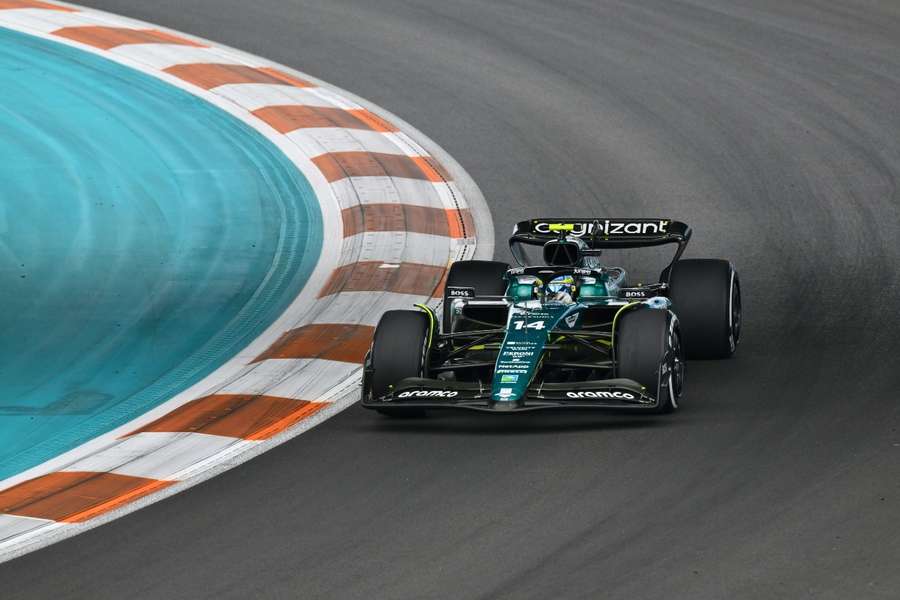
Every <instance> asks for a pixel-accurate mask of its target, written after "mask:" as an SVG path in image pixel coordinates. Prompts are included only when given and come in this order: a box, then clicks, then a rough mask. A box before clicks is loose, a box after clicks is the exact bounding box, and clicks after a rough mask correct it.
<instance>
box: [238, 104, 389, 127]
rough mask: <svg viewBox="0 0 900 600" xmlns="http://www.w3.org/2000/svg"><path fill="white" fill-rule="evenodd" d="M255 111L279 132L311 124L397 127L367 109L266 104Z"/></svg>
mask: <svg viewBox="0 0 900 600" xmlns="http://www.w3.org/2000/svg"><path fill="white" fill-rule="evenodd" d="M253 114H254V115H255V116H257V117H259V118H260V119H262V120H263V121H265V122H266V123H268V124H269V125H271V126H272V127H273V128H274V129H275V130H276V131H278V132H279V133H290V132H291V131H295V130H297V129H306V128H311V127H343V128H345V129H367V130H369V131H380V132H391V131H397V129H396V128H395V127H394V126H393V125H391V124H390V123H387V122H385V121H382V120H381V119H379V118H378V117H376V116H375V115H374V114H372V113H370V112H369V111H367V110H364V109H353V110H344V109H342V108H326V107H322V106H301V105H286V106H266V107H265V108H260V109H258V110H255V111H253Z"/></svg>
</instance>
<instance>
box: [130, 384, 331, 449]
mask: <svg viewBox="0 0 900 600" xmlns="http://www.w3.org/2000/svg"><path fill="white" fill-rule="evenodd" d="M324 406H326V404H325V403H323V402H309V401H308V400H293V399H291V398H279V397H276V396H254V395H251V394H216V395H212V396H204V397H203V398H198V399H196V400H192V401H191V402H188V403H187V404H185V405H183V406H180V407H178V408H176V409H175V410H173V411H172V412H170V413H169V414H167V415H165V416H163V417H160V418H159V419H157V420H155V421H153V422H152V423H148V424H147V425H145V426H143V427H141V428H140V429H136V430H134V431H132V432H131V433H129V434H128V435H129V436H133V435H136V434H139V433H147V432H176V431H185V432H192V433H205V434H208V435H219V436H227V437H234V438H242V439H245V440H263V439H266V438H269V437H271V436H272V435H274V434H276V433H278V432H279V431H281V430H283V429H286V428H287V427H289V426H291V425H293V424H294V423H296V422H297V421H299V420H300V419H303V418H305V417H308V416H310V415H313V414H315V413H316V412H318V411H319V410H321V409H322V408H323V407H324Z"/></svg>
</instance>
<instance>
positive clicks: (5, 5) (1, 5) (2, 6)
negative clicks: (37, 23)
mask: <svg viewBox="0 0 900 600" xmlns="http://www.w3.org/2000/svg"><path fill="white" fill-rule="evenodd" d="M18 8H43V9H45V10H58V11H60V12H78V10H77V9H75V8H69V7H68V6H60V5H58V4H50V3H49V2H41V1H40V0H0V10H7V9H12V10H15V9H18Z"/></svg>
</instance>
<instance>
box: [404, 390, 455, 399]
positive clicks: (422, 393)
mask: <svg viewBox="0 0 900 600" xmlns="http://www.w3.org/2000/svg"><path fill="white" fill-rule="evenodd" d="M458 395H459V392H454V391H452V390H406V391H405V392H400V393H399V394H397V397H398V398H456V397H457V396H458Z"/></svg>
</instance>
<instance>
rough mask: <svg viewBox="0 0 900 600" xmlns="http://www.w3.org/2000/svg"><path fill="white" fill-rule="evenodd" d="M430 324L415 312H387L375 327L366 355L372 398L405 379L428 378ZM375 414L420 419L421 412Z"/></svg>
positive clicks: (404, 410) (393, 409)
mask: <svg viewBox="0 0 900 600" xmlns="http://www.w3.org/2000/svg"><path fill="white" fill-rule="evenodd" d="M430 335H431V323H430V320H429V317H428V315H427V314H426V313H424V312H422V311H417V310H389V311H387V312H386V313H384V315H382V317H381V320H380V321H378V326H377V327H376V328H375V336H374V338H373V340H372V352H371V356H370V361H371V362H370V366H369V369H370V376H369V386H370V391H371V394H372V397H374V398H380V397H382V396H385V395H387V394H388V393H390V392H391V390H392V389H393V388H394V387H395V386H396V385H397V384H398V383H400V382H401V381H403V380H404V379H406V378H408V377H427V376H428V350H429V348H428V344H429V337H430ZM377 410H378V412H380V413H381V414H384V415H388V416H392V417H412V416H421V415H422V414H424V411H423V410H421V409H413V408H403V407H386V408H379V409H377Z"/></svg>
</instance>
